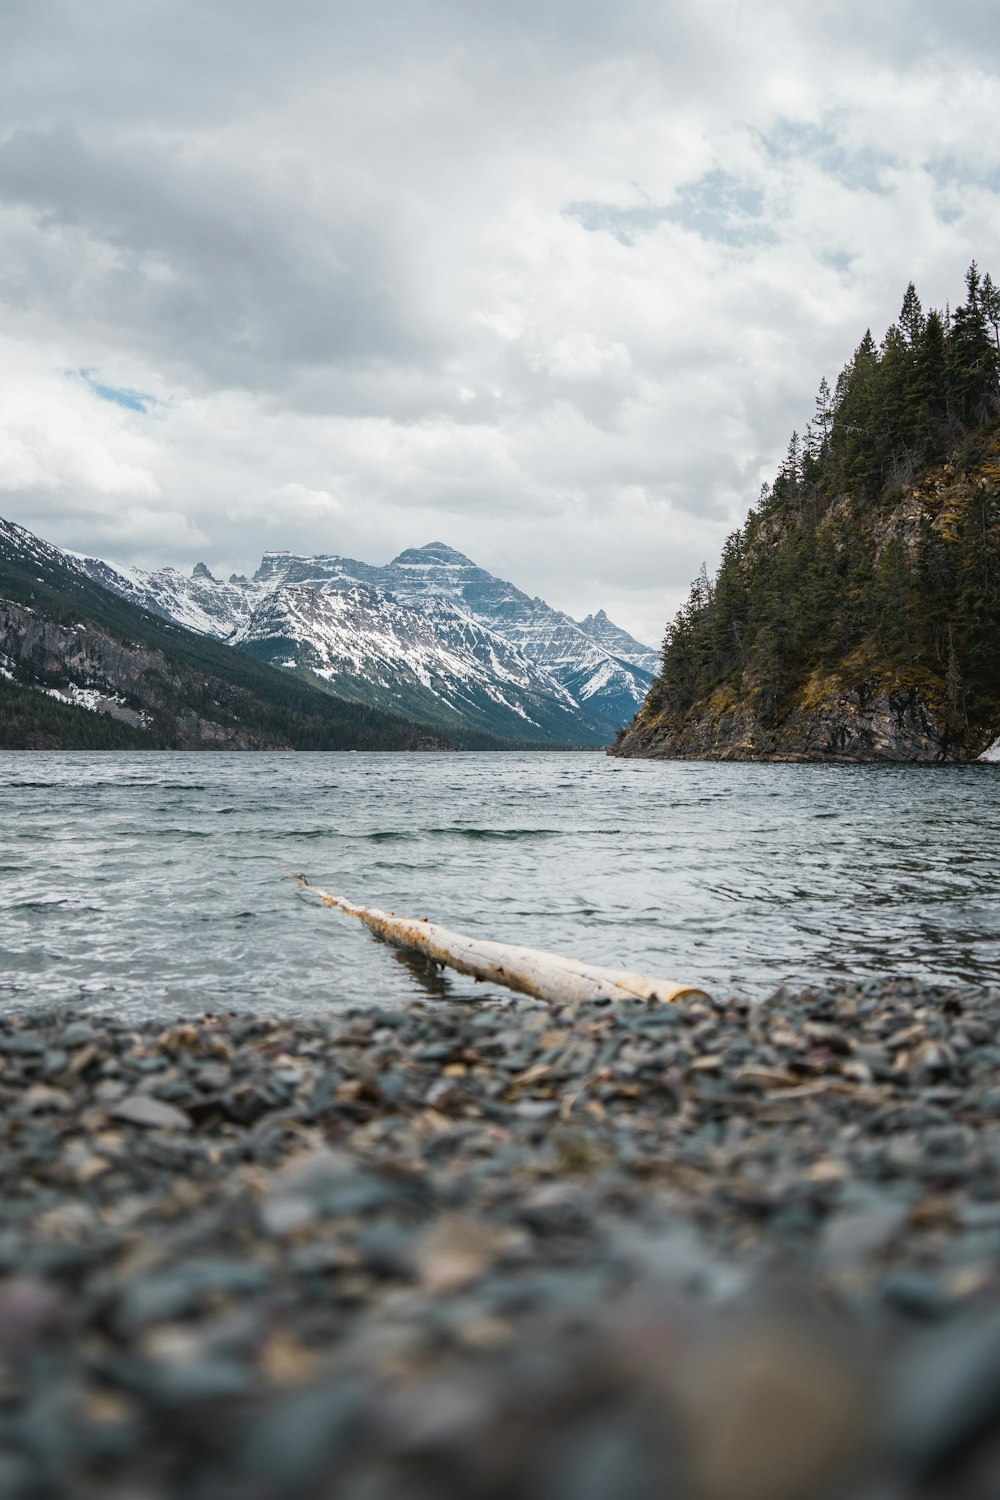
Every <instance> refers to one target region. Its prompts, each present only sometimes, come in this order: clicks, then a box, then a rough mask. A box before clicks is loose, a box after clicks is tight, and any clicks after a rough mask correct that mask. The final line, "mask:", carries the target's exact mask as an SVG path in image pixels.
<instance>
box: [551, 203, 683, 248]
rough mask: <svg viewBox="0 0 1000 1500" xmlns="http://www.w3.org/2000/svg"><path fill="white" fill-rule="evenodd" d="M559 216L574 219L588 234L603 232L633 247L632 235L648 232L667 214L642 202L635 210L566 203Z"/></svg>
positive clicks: (609, 204)
mask: <svg viewBox="0 0 1000 1500" xmlns="http://www.w3.org/2000/svg"><path fill="white" fill-rule="evenodd" d="M563 213H564V214H566V215H567V216H568V217H569V218H571V219H576V220H577V222H578V223H579V224H582V225H583V227H584V229H589V230H590V232H591V234H597V233H598V231H600V230H603V231H604V232H605V233H606V234H612V235H614V237H615V239H616V240H619V241H620V242H621V244H623V245H631V244H634V243H635V237H636V235H638V234H644V233H648V232H649V230H651V229H655V228H656V226H657V225H658V224H662V223H663V221H664V219H666V218H668V217H669V214H668V211H667V210H666V209H665V208H659V207H657V205H656V204H655V203H644V204H641V205H640V206H639V207H638V208H616V207H615V205H614V204H613V203H570V204H569V205H568V206H567V207H566V208H564V209H563Z"/></svg>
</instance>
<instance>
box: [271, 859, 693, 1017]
mask: <svg viewBox="0 0 1000 1500" xmlns="http://www.w3.org/2000/svg"><path fill="white" fill-rule="evenodd" d="M291 873H292V874H293V875H294V878H295V879H296V880H297V881H298V882H299V884H300V885H301V886H304V887H305V889H306V890H310V891H312V892H313V894H314V895H315V896H318V897H319V899H320V901H322V902H323V904H324V905H325V906H332V907H333V908H334V909H335V910H337V911H342V912H346V913H347V914H348V916H351V917H357V918H359V920H360V921H362V922H364V924H365V926H366V927H370V928H371V929H372V931H373V932H377V933H378V935H379V937H381V938H384V939H385V940H386V942H388V943H392V944H394V945H395V946H396V947H398V948H412V949H415V950H416V951H417V952H418V953H423V954H425V955H426V956H427V958H429V959H431V960H432V962H434V963H437V964H444V965H445V966H446V967H447V968H449V969H457V970H458V972H459V973H460V974H470V975H471V976H472V977H473V979H482V980H487V981H488V982H489V983H491V984H500V985H504V986H505V987H506V988H507V989H509V990H517V991H518V992H519V993H520V994H522V995H533V996H534V997H535V998H536V999H537V1000H548V1001H552V1002H556V1003H563V1002H566V1001H576V1000H662V1001H671V1000H687V999H692V998H698V997H700V998H701V999H708V996H707V995H706V994H705V992H704V990H699V989H697V988H696V987H695V986H694V985H690V984H678V983H677V982H676V981H674V980H671V979H654V978H652V977H651V976H650V975H648V974H632V973H629V972H628V971H627V970H623V969H601V968H597V967H595V966H594V965H593V964H584V963H580V962H579V960H578V959H575V958H564V957H563V956H562V955H561V954H558V953H545V952H543V951H542V950H541V949H539V948H522V947H520V946H518V945H517V944H514V943H492V942H489V941H487V940H484V939H482V938H471V937H466V936H465V935H464V934H463V933H461V932H450V931H449V930H448V928H447V927H439V926H438V925H437V923H436V922H428V921H427V920H425V919H424V918H417V917H397V916H396V914H395V913H394V912H391V911H380V910H379V909H378V907H375V906H359V905H358V904H357V902H354V901H348V900H346V899H345V898H344V897H343V896H331V895H330V893H329V891H322V890H320V889H319V887H318V886H314V885H313V884H312V883H311V881H310V880H309V879H308V878H307V877H306V876H305V875H301V874H299V873H297V872H295V871H293V872H291Z"/></svg>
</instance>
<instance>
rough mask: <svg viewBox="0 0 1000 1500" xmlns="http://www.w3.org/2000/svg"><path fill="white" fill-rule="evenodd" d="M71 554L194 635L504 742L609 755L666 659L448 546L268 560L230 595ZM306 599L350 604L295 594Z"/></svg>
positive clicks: (211, 581) (172, 571)
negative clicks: (582, 746) (558, 744)
mask: <svg viewBox="0 0 1000 1500" xmlns="http://www.w3.org/2000/svg"><path fill="white" fill-rule="evenodd" d="M66 556H67V557H68V559H69V561H71V562H72V563H73V565H74V566H75V567H77V568H79V569H80V570H81V571H82V572H84V573H86V574H87V576H88V577H90V578H91V579H93V580H94V581H95V582H97V583H100V584H102V585H103V586H104V587H106V588H110V589H112V590H114V591H115V592H116V593H119V594H123V595H124V596H125V597H126V598H128V599H131V600H132V601H133V602H134V603H136V604H140V605H142V606H143V607H144V608H146V609H149V610H152V611H153V612H154V613H156V614H159V615H162V616H164V617H165V618H167V619H170V620H175V621H177V622H178V623H179V624H182V625H185V626H187V628H188V629H191V630H197V631H200V632H201V633H203V634H205V635H212V636H215V637H216V638H217V639H219V640H222V641H226V642H228V643H229V644H231V645H239V646H242V647H243V648H244V649H250V650H252V651H253V654H254V655H257V656H259V657H261V658H262V659H266V660H268V661H272V662H280V663H282V664H285V665H287V666H289V667H292V668H294V669H296V670H300V671H308V672H310V673H313V674H314V675H315V676H317V677H318V678H320V680H322V681H325V682H327V683H328V684H329V686H330V687H331V689H334V688H335V690H336V691H337V693H338V694H341V695H346V696H348V697H354V698H359V699H360V700H361V701H365V702H371V703H375V704H378V705H384V706H389V707H395V708H403V709H404V710H405V711H406V712H408V713H413V714H414V715H415V716H418V717H426V715H427V713H429V712H431V711H433V716H434V717H435V718H438V719H439V718H440V716H441V714H444V715H445V716H446V717H449V718H450V716H452V715H454V714H460V715H466V716H468V718H469V722H470V724H473V725H475V727H477V728H482V727H485V724H484V715H485V716H487V717H490V718H491V719H492V720H493V721H494V724H493V728H494V731H495V732H502V733H507V734H513V733H515V730H516V729H517V728H518V722H519V723H520V726H521V728H522V730H523V731H524V732H525V733H528V734H531V735H534V736H539V737H542V738H548V739H552V738H558V739H562V740H567V739H568V740H570V741H572V742H577V743H591V744H593V743H603V742H606V741H607V740H608V739H610V738H611V736H612V734H613V733H614V731H615V730H617V729H619V728H620V727H622V726H623V725H625V724H627V723H629V722H630V720H631V719H632V717H633V716H634V714H635V712H636V709H637V708H638V707H639V705H640V704H641V703H642V702H643V701H644V699H645V696H646V692H647V689H648V687H649V684H650V682H651V680H652V675H653V671H652V668H651V666H650V665H649V663H650V662H651V661H652V662H655V656H656V653H655V652H653V651H652V650H651V649H650V648H648V647H644V646H642V645H641V643H640V642H638V641H635V640H634V639H633V638H632V637H631V636H629V635H628V633H627V632H626V631H623V630H621V629H620V628H619V627H618V626H616V625H614V624H613V623H612V621H610V620H608V618H607V616H606V615H605V614H604V612H603V611H600V612H599V613H598V614H597V615H591V616H588V618H587V620H586V621H585V622H584V623H583V625H580V624H578V623H577V622H576V621H575V620H572V619H571V618H570V617H569V615H566V614H563V613H562V612H561V611H559V610H555V609H553V608H552V607H551V606H550V605H548V604H546V602H545V601H544V600H543V599H537V598H535V599H532V598H530V597H529V596H528V595H527V594H525V593H523V592H522V591H521V590H520V589H518V588H516V587H515V586H514V585H513V584H512V583H509V582H507V581H506V580H505V579H501V578H496V577H494V576H493V574H491V573H488V572H487V571H486V570H485V569H484V568H480V567H477V565H476V564H475V563H474V562H472V561H471V559H470V558H468V557H465V556H464V555H463V554H462V553H461V552H456V551H455V550H454V548H451V547H446V546H445V545H444V544H443V543H441V542H432V543H430V544H429V545H428V546H426V547H419V548H410V549H408V550H407V551H405V552H401V553H400V554H399V556H398V557H396V558H394V559H393V561H392V562H390V563H388V564H386V565H384V566H376V565H374V564H371V563H365V562H361V561H359V560H357V559H354V558H348V557H339V556H336V555H334V554H318V555H315V556H308V557H304V556H298V555H296V554H294V553H290V552H267V553H265V554H264V557H263V558H262V560H261V564H260V567H259V568H258V569H257V572H256V573H255V574H254V577H253V578H252V579H249V580H248V579H246V578H237V577H236V576H235V575H234V576H233V577H231V578H230V580H229V582H228V583H223V582H222V581H221V580H219V579H216V578H213V577H212V575H211V573H210V572H209V571H208V569H207V568H206V567H205V566H204V564H202V563H199V564H198V566H197V567H196V568H195V569H194V572H193V574H192V575H191V576H190V577H188V576H186V575H184V574H183V573H181V572H179V571H178V570H177V569H176V568H161V569H159V570H158V571H157V572H154V573H144V572H142V571H140V570H139V569H135V568H126V567H121V566H119V565H117V564H113V563H108V562H104V561H101V560H100V559H98V558H92V557H83V556H80V555H78V554H66ZM302 590H306V591H311V592H312V593H313V594H316V595H317V596H322V595H325V594H327V593H330V594H331V595H338V594H339V595H341V596H342V597H341V598H340V599H336V598H331V599H327V600H326V601H325V602H323V600H322V599H320V598H317V599H316V600H312V601H310V600H309V599H307V598H304V597H303V596H302V594H301V592H298V593H293V592H292V591H302ZM358 590H360V591H361V592H358ZM346 600H353V604H352V605H351V606H350V607H348V605H347V603H346V602H345V601H346ZM310 632H313V633H314V634H313V635H310ZM269 641H270V642H272V643H273V650H272V649H271V647H269V646H268V644H267V643H268V642H269ZM289 643H292V645H291V646H290V645H289ZM292 647H294V649H292ZM282 653H283V654H282ZM393 673H397V674H398V681H395V682H393V680H392V678H393ZM498 716H499V717H498ZM511 716H514V717H513V719H512V717H511ZM515 721H518V722H515ZM500 722H502V723H503V725H504V726H505V727H504V728H503V729H499V728H498V727H497V725H498V724H499V723H500ZM517 737H523V735H522V734H518V736H517Z"/></svg>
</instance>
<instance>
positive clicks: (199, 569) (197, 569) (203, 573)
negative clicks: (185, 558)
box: [191, 563, 216, 583]
mask: <svg viewBox="0 0 1000 1500" xmlns="http://www.w3.org/2000/svg"><path fill="white" fill-rule="evenodd" d="M191 577H192V578H207V579H208V580H209V581H210V582H211V583H215V581H216V580H215V578H214V577H213V576H212V574H211V572H210V571H209V568H208V564H207V563H195V565H194V567H193V568H192V569H191Z"/></svg>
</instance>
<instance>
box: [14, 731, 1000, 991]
mask: <svg viewBox="0 0 1000 1500" xmlns="http://www.w3.org/2000/svg"><path fill="white" fill-rule="evenodd" d="M29 767H30V769H29ZM998 774H1000V773H998V771H997V768H996V767H991V766H982V767H980V766H969V767H959V766H956V767H935V768H933V769H927V768H922V767H892V766H867V767H862V766H839V767H831V766H792V765H774V766H744V765H733V764H729V765H704V764H694V763H671V762H663V763H656V762H620V761H611V760H606V759H605V758H604V757H602V756H599V755H594V756H585V757H581V756H579V755H574V756H560V755H550V754H545V755H502V756H500V755H498V756H494V755H467V756H440V757H438V756H427V755H424V756H398V757H387V756H377V755H370V756H369V755H300V756H286V755H274V756H269V755H246V756H236V755H232V756H218V757H215V756H198V757H191V758H190V759H186V758H184V757H179V756H175V755H168V754H164V755H118V756H115V757H109V756H107V755H97V754H95V755H88V754H72V755H70V754H58V753H51V754H50V753H43V752H35V753H33V754H31V755H30V756H28V755H26V754H12V753H5V754H0V873H2V874H3V875H4V877H5V881H4V883H3V885H0V905H2V907H3V922H2V943H3V951H2V952H0V1010H6V1011H10V1010H16V1009H20V1010H23V1009H24V1008H25V1007H26V1006H27V1005H29V1004H32V1003H34V1004H40V1005H45V1006H51V1005H53V1004H57V1005H65V1006H70V1007H74V1008H82V1009H88V1008H89V1009H113V1010H115V1011H118V1012H120V1013H121V1014H122V1015H126V1016H139V1015H142V1014H144V1013H147V1012H150V1011H157V1012H163V1011H164V1010H167V1011H172V1012H177V1013H194V1012H200V1011H204V1010H212V1009H219V1010H224V1009H232V1008H250V1009H255V1010H268V1011H274V1010H283V1011H290V1012H295V1011H298V1012H301V1011H316V1010H327V1009H331V1008H333V1009H335V1008H338V1007H341V1006H343V1005H345V1004H348V1003H355V1002H356V1001H357V1000H358V999H364V998H366V997H369V998H372V999H373V1000H376V1001H379V1002H382V1003H391V1002H393V1001H398V1000H401V999H404V998H413V997H415V996H417V995H420V994H422V993H423V990H422V989H421V979H420V973H419V970H418V969H415V968H413V967H412V966H408V965H406V964H404V963H400V962H398V961H397V959H396V956H395V955H394V953H393V950H391V949H388V948H386V947H384V946H383V945H378V944H375V943H373V942H372V940H371V938H370V936H369V935H368V934H367V933H366V932H365V931H364V929H362V928H361V927H360V926H359V925H358V924H357V923H353V922H351V921H349V920H347V919H345V918H341V917H339V916H337V915H335V914H334V913H331V912H328V911H325V910H323V909H322V908H320V907H318V906H317V905H316V904H315V902H314V901H313V900H311V899H310V898H309V897H307V896H305V895H303V893H302V892H301V891H300V890H299V889H298V887H296V886H295V885H294V884H293V883H292V882H291V881H290V880H288V879H287V876H286V875H285V874H284V873H283V872H282V870H281V869H280V868H279V866H281V865H284V866H286V867H292V868H308V871H309V873H310V875H311V876H312V877H313V878H314V879H315V880H316V881H317V883H318V884H321V885H324V886H326V887H327V888H328V889H331V890H335V891H340V892H342V893H343V894H345V895H347V896H350V897H353V898H355V899H358V900H362V901H367V902H369V903H370V904H372V905H376V906H382V907H387V908H389V909H392V910H396V911H400V912H412V913H413V914H414V915H417V916H430V917H432V918H434V919H436V920H438V921H441V922H443V923H446V924H447V925H449V926H452V927H456V928H458V929H459V930H465V931H468V932H470V933H477V934H479V935H480V936H483V937H494V938H499V939H506V940H509V941H516V942H522V943H526V944H529V945H531V946H535V947H541V948H551V949H554V950H556V951H559V952H564V953H573V954H577V955H579V956H580V957H581V958H586V959H589V960H591V961H593V962H595V963H606V964H611V965H616V966H627V967H630V968H636V969H640V970H644V971H646V972H651V973H657V972H659V973H662V974H664V976H665V977H677V978H683V979H685V980H689V981H692V982H696V983H700V984H703V985H705V986H706V987H707V988H709V989H712V990H715V991H716V992H718V993H723V994H724V993H729V992H733V991H736V992H741V993H744V994H750V995H762V994H764V993H766V992H767V991H768V990H770V989H772V988H773V987H774V986H775V985H777V984H778V983H780V982H783V981H787V982H791V983H798V982H805V981H810V980H822V979H823V977H824V976H826V975H831V974H835V973H844V972H849V973H854V974H861V975H873V974H881V973H887V972H900V973H907V974H913V975H921V976H924V977H931V976H936V977H939V978H945V979H951V980H966V979H970V980H984V981H989V982H995V981H996V980H997V978H998V976H1000V902H998V899H997V895H996V890H995V873H994V872H995V862H996V856H995V842H996V839H995V831H994V830H995V821H996V820H995V811H994V809H995V802H996V791H997V785H998V783H997V780H996V776H997V775H998ZM306 845H308V850H306V848H305V846H306ZM467 992H470V993H471V992H472V991H471V990H470V986H468V985H467V984H465V982H464V981H461V980H457V981H454V982H452V990H451V993H455V994H463V995H464V994H466V993H467ZM474 993H475V994H476V995H478V996H480V997H481V996H482V995H483V994H484V993H488V991H486V990H485V989H484V988H483V987H480V988H478V989H477V990H475V991H474Z"/></svg>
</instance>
